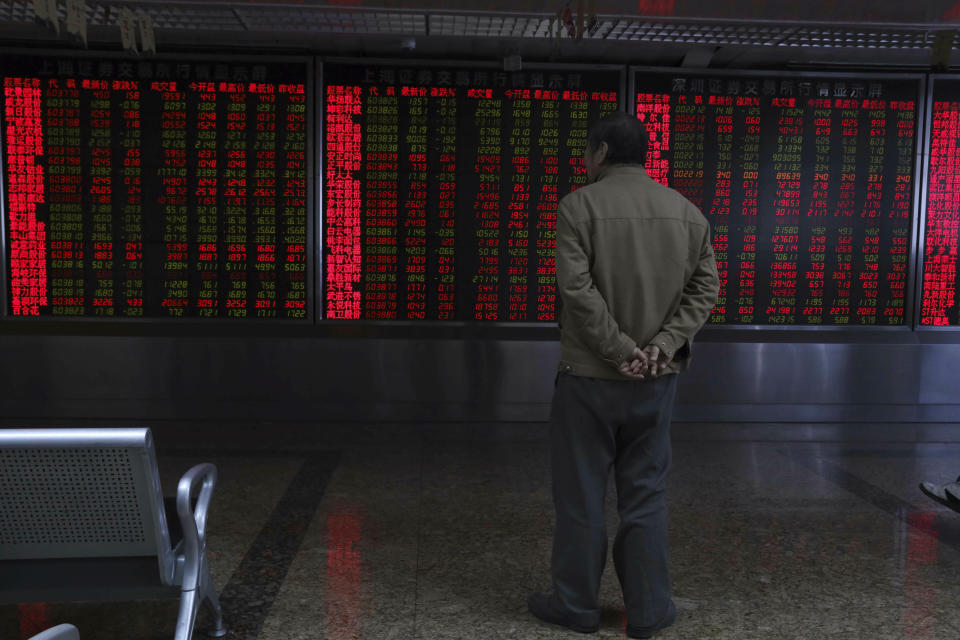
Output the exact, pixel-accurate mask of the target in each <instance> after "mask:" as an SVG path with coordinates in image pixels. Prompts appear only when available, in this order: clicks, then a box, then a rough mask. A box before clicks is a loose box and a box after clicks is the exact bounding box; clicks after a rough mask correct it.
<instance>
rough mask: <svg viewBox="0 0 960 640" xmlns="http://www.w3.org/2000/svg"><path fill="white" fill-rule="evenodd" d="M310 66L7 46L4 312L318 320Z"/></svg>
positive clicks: (0, 73) (0, 71)
mask: <svg viewBox="0 0 960 640" xmlns="http://www.w3.org/2000/svg"><path fill="white" fill-rule="evenodd" d="M308 73H309V65H308V64H307V62H305V61H304V60H299V61H286V62H252V63H242V62H229V63H228V62H224V61H216V62H203V61H196V60H194V61H187V60H165V59H157V60H149V61H147V60H144V61H138V62H131V61H129V60H123V59H119V58H118V59H111V58H75V57H20V56H5V57H4V58H3V62H2V65H0V77H2V83H3V92H4V93H3V105H4V109H3V112H2V113H0V117H2V125H3V131H4V140H3V143H4V151H3V165H4V184H5V191H6V198H5V211H6V230H7V234H6V236H7V237H6V238H4V242H5V252H6V253H5V255H6V257H7V260H6V261H7V264H6V269H7V278H8V289H9V295H8V297H7V306H8V313H9V314H10V315H14V316H31V315H45V316H58V317H76V316H87V317H101V318H113V319H120V318H131V317H155V318H168V317H190V318H250V319H270V318H288V319H304V320H306V319H308V318H309V304H308V297H307V291H309V286H310V284H309V283H308V273H309V267H308V262H307V255H308V234H309V231H308V228H307V226H308V222H307V200H308V195H307V192H308V187H307V180H308V178H307V172H308V158H309V156H310V145H309V144H308V129H309V123H308V120H309V115H308V114H309V100H308V97H307V93H308V87H307V78H308Z"/></svg>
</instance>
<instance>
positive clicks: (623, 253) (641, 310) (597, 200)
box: [557, 164, 720, 380]
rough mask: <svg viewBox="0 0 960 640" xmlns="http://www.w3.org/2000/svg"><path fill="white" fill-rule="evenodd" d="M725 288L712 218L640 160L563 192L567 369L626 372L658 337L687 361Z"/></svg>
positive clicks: (560, 285)
mask: <svg viewBox="0 0 960 640" xmlns="http://www.w3.org/2000/svg"><path fill="white" fill-rule="evenodd" d="M719 288H720V280H719V278H718V277H717V264H716V262H715V260H714V257H713V248H712V247H711V246H710V224H709V223H708V222H707V220H706V218H705V217H704V216H703V214H702V213H700V211H699V210H698V209H697V208H696V207H695V206H694V205H693V204H692V203H691V202H690V201H689V200H687V199H686V198H684V197H683V196H682V195H680V194H679V193H677V192H676V191H674V190H673V189H669V188H667V187H664V186H663V185H661V184H659V183H657V182H656V181H654V180H653V179H652V178H650V176H648V175H647V172H646V170H645V169H644V168H643V167H642V166H641V165H636V164H617V165H612V166H609V167H606V168H604V169H603V171H601V173H600V175H599V176H597V179H596V180H595V181H594V182H593V183H591V184H589V185H587V186H585V187H583V188H581V189H578V190H576V191H574V192H573V193H571V194H569V195H568V196H566V197H565V198H563V200H561V201H560V206H559V209H558V211H557V290H558V292H559V294H560V302H561V309H560V318H559V320H560V332H561V339H560V343H561V361H560V367H559V369H560V371H565V372H568V373H572V374H573V375H580V376H587V377H592V378H608V379H617V380H626V379H627V378H625V377H624V376H623V375H621V374H620V373H619V371H618V368H619V366H620V364H621V363H622V362H624V361H625V360H626V359H627V358H629V357H630V354H631V352H632V351H633V349H634V347H635V346H639V347H641V348H643V347H646V346H647V345H650V344H655V345H657V346H659V347H660V350H661V351H662V352H664V353H665V354H667V355H668V356H672V357H673V358H674V360H673V362H671V363H670V365H669V367H668V368H667V373H677V372H679V371H683V370H684V369H686V368H687V366H689V355H690V344H691V342H692V341H693V336H694V334H695V333H696V332H697V331H698V330H699V329H700V327H702V326H703V324H704V323H705V322H706V321H707V319H708V318H709V317H710V312H711V310H712V309H713V306H714V304H716V300H717V293H718V291H719Z"/></svg>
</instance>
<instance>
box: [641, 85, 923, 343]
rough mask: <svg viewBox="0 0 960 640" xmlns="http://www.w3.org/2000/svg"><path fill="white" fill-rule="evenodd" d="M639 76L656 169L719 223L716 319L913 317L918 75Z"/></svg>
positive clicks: (889, 321) (797, 321)
mask: <svg viewBox="0 0 960 640" xmlns="http://www.w3.org/2000/svg"><path fill="white" fill-rule="evenodd" d="M634 73H635V76H634V101H635V105H634V106H635V109H636V113H637V117H639V118H640V119H642V120H644V121H645V122H646V123H647V127H648V129H649V131H650V135H651V141H652V146H651V151H650V155H649V157H648V163H647V167H648V170H649V171H650V174H651V175H652V176H653V177H654V178H655V179H657V180H659V181H661V182H663V183H665V184H667V185H669V186H671V187H673V188H674V189H677V190H678V191H680V192H681V193H682V194H684V195H685V196H686V197H687V198H689V199H690V200H691V201H693V202H694V203H695V204H696V205H697V206H698V207H700V208H701V210H702V211H703V212H704V214H705V215H706V216H707V218H708V219H709V220H710V224H711V226H712V227H713V247H714V250H715V252H716V257H717V266H718V268H719V270H720V276H721V291H720V298H719V300H718V302H717V305H716V307H715V308H714V310H713V316H712V317H711V322H712V323H717V324H720V323H728V324H768V325H903V324H910V319H909V318H908V317H907V310H906V307H907V301H908V293H907V292H908V282H909V280H908V277H909V276H908V272H909V267H908V260H909V247H910V242H911V237H910V235H911V232H910V230H911V226H912V222H911V212H912V211H913V194H914V179H915V165H916V135H917V116H918V113H919V98H920V80H919V77H905V76H900V77H891V76H885V77H873V78H867V79H864V78H862V77H861V78H853V77H844V76H839V75H837V76H834V75H829V74H823V75H817V76H816V77H810V76H807V75H790V74H778V75H777V76H775V77H774V76H765V75H749V74H743V73H741V74H737V75H733V74H707V73H696V72H690V73H684V72H676V71H664V70H659V71H656V70H654V71H651V70H636V71H635V72H634Z"/></svg>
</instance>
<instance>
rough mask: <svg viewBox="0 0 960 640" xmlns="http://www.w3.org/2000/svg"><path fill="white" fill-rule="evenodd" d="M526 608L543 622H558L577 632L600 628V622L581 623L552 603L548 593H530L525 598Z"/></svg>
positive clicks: (590, 631) (592, 630)
mask: <svg viewBox="0 0 960 640" xmlns="http://www.w3.org/2000/svg"><path fill="white" fill-rule="evenodd" d="M527 608H528V609H529V610H530V613H532V614H533V615H535V616H537V617H538V618H540V619H541V620H543V621H544V622H549V623H550V624H558V625H560V626H561V627H566V628H567V629H571V630H573V631H577V632H579V633H596V632H597V630H598V629H600V623H599V622H595V623H594V624H592V625H591V624H583V623H582V621H579V620H577V619H576V618H575V616H574V614H572V613H568V612H566V611H562V610H560V609H559V608H558V607H557V606H556V605H554V603H553V600H552V598H551V597H550V594H549V593H532V594H530V597H529V598H527Z"/></svg>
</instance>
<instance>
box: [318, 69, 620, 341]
mask: <svg viewBox="0 0 960 640" xmlns="http://www.w3.org/2000/svg"><path fill="white" fill-rule="evenodd" d="M323 76H324V84H325V87H324V99H325V112H326V115H325V121H324V127H325V129H324V147H325V148H324V170H323V175H324V184H323V190H324V221H325V222H324V269H325V271H324V305H325V306H324V308H325V317H327V318H341V319H375V320H461V321H468V320H470V321H472V320H484V321H507V322H510V321H514V322H524V321H527V322H549V321H553V320H554V319H555V307H556V288H555V278H556V275H555V273H556V272H555V259H554V255H555V246H556V211H557V204H558V202H559V200H560V198H562V197H563V196H564V195H566V194H567V193H569V192H570V191H572V190H574V189H576V188H578V187H580V186H583V185H584V184H586V173H585V170H584V168H583V158H582V156H583V146H584V144H585V143H586V133H587V124H588V122H589V121H590V120H591V119H598V118H600V117H602V116H603V115H605V114H607V113H609V112H611V111H615V110H616V109H618V108H619V89H620V85H621V74H620V72H619V71H618V70H606V69H600V70H592V71H590V72H585V71H577V70H572V69H544V70H532V71H524V72H516V73H506V72H502V71H497V70H493V69H487V68H450V67H441V66H418V67H404V66H391V65H384V64H346V63H339V64H326V65H324V73H323Z"/></svg>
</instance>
